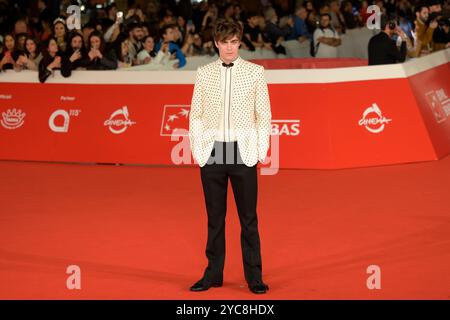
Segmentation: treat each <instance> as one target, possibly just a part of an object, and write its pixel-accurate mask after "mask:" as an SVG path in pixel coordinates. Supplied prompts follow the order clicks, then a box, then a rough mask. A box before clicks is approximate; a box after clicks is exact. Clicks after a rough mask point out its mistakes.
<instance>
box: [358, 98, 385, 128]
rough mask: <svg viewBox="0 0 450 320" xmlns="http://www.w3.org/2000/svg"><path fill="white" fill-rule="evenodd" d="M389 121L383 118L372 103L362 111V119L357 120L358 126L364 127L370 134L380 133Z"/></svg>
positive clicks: (376, 106) (378, 108)
mask: <svg viewBox="0 0 450 320" xmlns="http://www.w3.org/2000/svg"><path fill="white" fill-rule="evenodd" d="M391 121H392V119H388V118H386V117H385V116H383V114H382V113H381V109H380V107H378V105H377V104H376V103H374V104H372V105H371V106H370V107H368V108H367V109H366V110H364V112H363V115H362V118H361V119H360V120H359V122H358V124H359V125H360V126H362V127H365V128H366V129H367V131H369V132H371V133H380V132H382V131H383V130H384V127H385V125H386V124H388V123H389V122H391Z"/></svg>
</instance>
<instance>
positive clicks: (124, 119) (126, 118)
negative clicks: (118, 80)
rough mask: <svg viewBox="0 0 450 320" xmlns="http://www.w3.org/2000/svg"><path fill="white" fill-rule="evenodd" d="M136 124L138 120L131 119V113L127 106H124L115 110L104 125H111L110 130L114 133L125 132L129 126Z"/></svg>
mask: <svg viewBox="0 0 450 320" xmlns="http://www.w3.org/2000/svg"><path fill="white" fill-rule="evenodd" d="M134 124H136V121H132V120H130V113H129V112H128V108H127V106H123V107H122V108H120V109H117V110H116V111H114V112H113V113H112V114H111V116H110V117H109V119H108V120H106V121H105V122H104V125H105V126H107V127H109V131H111V132H112V133H114V134H121V133H124V132H125V131H126V130H127V129H128V127H131V126H132V125H134Z"/></svg>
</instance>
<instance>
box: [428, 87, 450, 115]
mask: <svg viewBox="0 0 450 320" xmlns="http://www.w3.org/2000/svg"><path fill="white" fill-rule="evenodd" d="M425 97H426V99H427V101H428V105H429V106H430V108H431V112H432V113H433V116H434V118H435V119H436V122H437V123H441V122H444V121H445V120H447V118H448V116H449V115H450V99H449V98H448V97H447V95H446V94H445V91H444V89H439V90H433V91H430V92H427V93H426V94H425Z"/></svg>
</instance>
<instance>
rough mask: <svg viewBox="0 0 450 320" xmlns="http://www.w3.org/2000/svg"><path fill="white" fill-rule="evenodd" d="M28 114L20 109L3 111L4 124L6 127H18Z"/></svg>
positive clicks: (2, 121)
mask: <svg viewBox="0 0 450 320" xmlns="http://www.w3.org/2000/svg"><path fill="white" fill-rule="evenodd" d="M26 115H27V114H26V113H25V112H22V110H20V109H16V108H14V109H12V110H11V109H8V110H6V112H2V120H1V123H2V126H3V128H5V129H17V128H20V127H21V126H22V125H23V124H24V122H25V121H24V118H25V116H26Z"/></svg>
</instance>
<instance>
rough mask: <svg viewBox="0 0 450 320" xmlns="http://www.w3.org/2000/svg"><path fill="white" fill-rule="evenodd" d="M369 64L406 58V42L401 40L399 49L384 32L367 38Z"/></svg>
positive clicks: (385, 62) (395, 61) (388, 62)
mask: <svg viewBox="0 0 450 320" xmlns="http://www.w3.org/2000/svg"><path fill="white" fill-rule="evenodd" d="M368 49H369V66H372V65H378V64H392V63H397V62H403V61H405V58H406V42H405V41H402V45H401V47H400V51H399V50H398V49H397V45H396V44H395V41H394V40H392V39H391V38H390V37H389V36H388V35H387V34H386V33H385V32H380V33H378V34H377V35H375V36H373V37H372V38H371V39H370V40H369V48H368Z"/></svg>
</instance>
